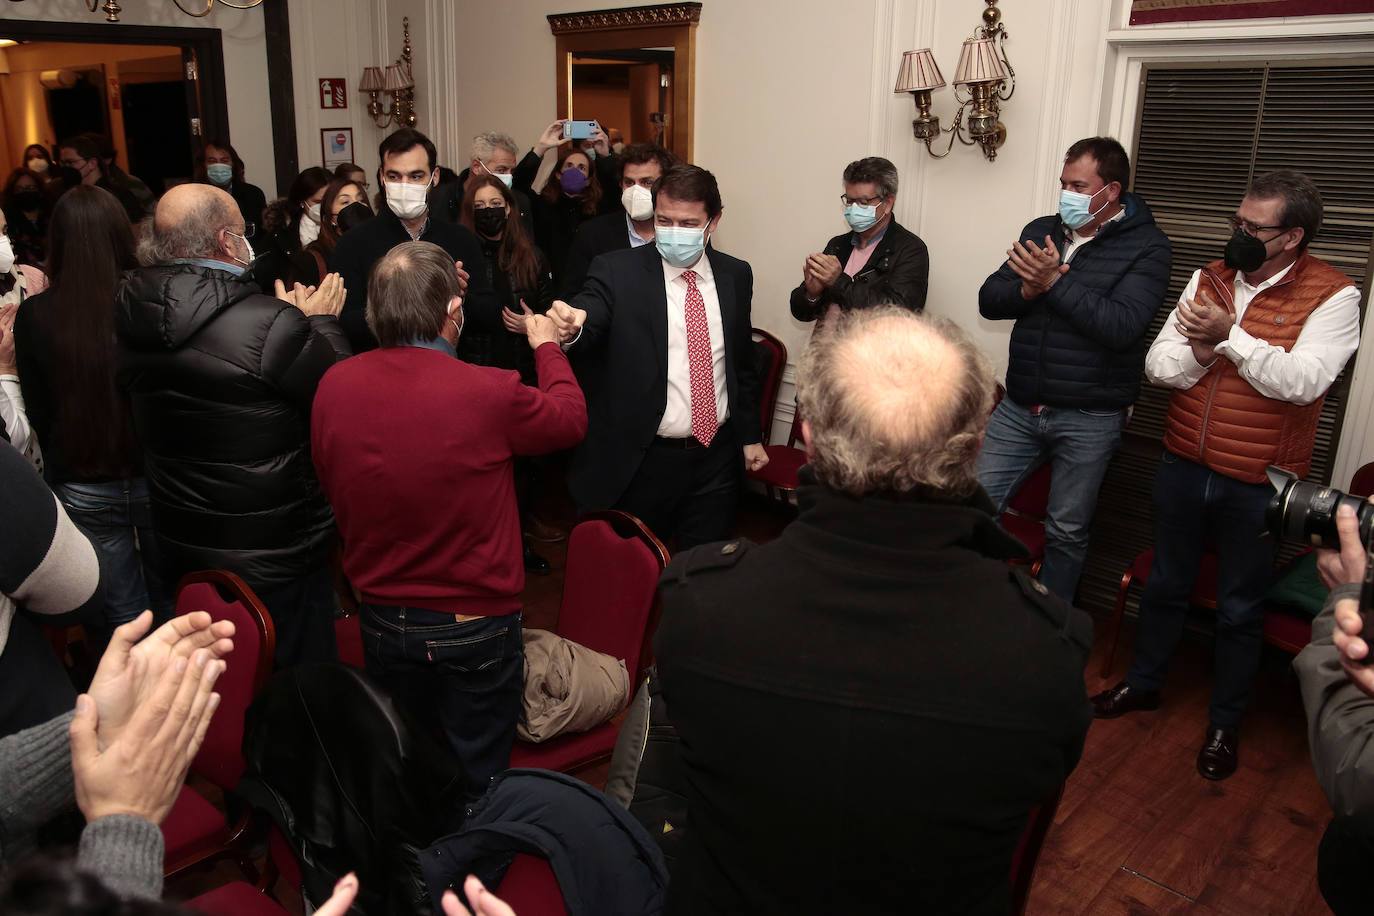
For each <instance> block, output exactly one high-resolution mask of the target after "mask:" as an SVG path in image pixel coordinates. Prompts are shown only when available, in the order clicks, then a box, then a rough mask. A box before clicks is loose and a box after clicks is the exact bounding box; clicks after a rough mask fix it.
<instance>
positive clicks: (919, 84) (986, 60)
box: [893, 0, 1016, 162]
mask: <svg viewBox="0 0 1374 916" xmlns="http://www.w3.org/2000/svg"><path fill="white" fill-rule="evenodd" d="M984 2H985V3H986V4H987V5H988V8H987V9H985V10H983V24H982V25H981V26H979V27H978V28H977V29H975V30H974V32H973V35H972V37H970V38H968V39H966V40H965V41H964V46H963V48H962V49H960V51H959V65H958V66H957V67H956V68H955V70H954V100H955V101H956V102H958V103H959V108H958V110H957V111H955V113H954V123H953V124H951V125H950V126H949V128H947V129H946V130H945V131H944V133H948V134H949V135H950V136H949V145H948V146H946V147H945V151H944V152H943V153H937V152H935V150H934V149H933V148H932V147H931V141H932V140H934V139H935V138H936V137H938V136H939V135H940V133H941V130H940V119H939V118H938V117H936V116H935V115H932V114H931V113H930V93H931V92H932V91H933V90H935V89H939V88H941V87H942V86H944V85H945V78H944V76H943V75H942V74H941V73H940V67H939V65H938V64H936V63H935V55H934V54H932V53H931V50H930V49H929V48H920V49H918V50H915V51H907V52H906V53H905V54H903V55H902V66H901V69H900V70H899V71H898V72H897V86H896V88H894V89H893V92H894V93H901V92H910V93H911V96H912V98H913V99H914V100H915V102H916V120H914V121H912V122H911V132H912V133H913V134H914V135H915V137H916V139H917V140H920V141H922V142H923V143H925V145H926V152H928V153H930V155H931V156H934V157H935V158H936V159H943V158H944V157H946V156H948V155H949V151H950V150H951V149H953V148H954V138H955V137H958V138H959V142H960V143H963V144H964V145H966V146H974V145H978V146H981V147H982V148H983V155H984V156H986V157H987V159H988V161H989V162H991V161H992V160H993V159H996V158H997V148H998V147H999V146H1001V145H1002V144H1003V143H1004V142H1006V139H1007V128H1006V126H1005V125H1004V124H1003V123H1002V122H1001V121H1000V120H999V119H998V114H999V113H1000V106H999V101H1000V102H1005V101H1007V100H1008V99H1010V98H1011V96H1012V93H1014V92H1015V91H1016V72H1015V71H1014V70H1012V68H1011V64H1010V63H1009V62H1008V61H1007V53H1006V49H1005V48H1004V46H1003V43H1004V42H1005V41H1006V38H1007V30H1006V28H1005V27H1004V26H1003V25H1002V11H1001V10H999V9H998V8H997V6H996V4H997V0H984ZM960 86H963V87H965V90H966V91H967V92H968V97H967V98H964V97H961V96H960V94H959V87H960ZM965 109H967V110H968V123H967V126H966V128H965V124H964V111H965ZM965 129H967V132H968V136H967V137H965V136H964V132H965Z"/></svg>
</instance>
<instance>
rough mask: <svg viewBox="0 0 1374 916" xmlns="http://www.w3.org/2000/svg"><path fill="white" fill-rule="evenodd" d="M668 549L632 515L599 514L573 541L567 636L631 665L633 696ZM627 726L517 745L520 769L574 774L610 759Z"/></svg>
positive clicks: (561, 629) (561, 626) (562, 613)
mask: <svg viewBox="0 0 1374 916" xmlns="http://www.w3.org/2000/svg"><path fill="white" fill-rule="evenodd" d="M667 564H668V549H667V548H666V547H664V546H663V543H662V542H661V541H659V539H658V538H656V537H654V535H653V533H652V532H651V531H649V529H648V528H647V527H645V526H644V523H643V522H641V521H640V520H639V519H637V518H635V517H634V516H633V515H630V514H629V513H628V512H619V511H616V510H610V511H606V512H593V513H589V514H587V515H586V516H584V518H583V521H581V522H579V523H578V525H577V527H575V528H573V530H572V534H571V535H569V537H568V561H567V568H566V572H565V573H564V577H563V600H562V603H561V605H560V606H559V611H558V626H557V628H556V632H557V633H558V635H559V636H562V637H565V638H567V639H571V640H572V641H573V642H576V643H580V644H581V645H584V646H586V647H588V648H590V649H595V650H596V651H598V652H604V653H606V654H607V655H610V656H613V657H615V658H620V659H624V661H625V670H626V671H628V672H629V674H630V684H631V693H633V692H634V690H635V689H636V688H637V687H638V685H639V682H640V680H641V673H642V671H643V670H644V669H647V668H648V664H649V663H648V659H649V658H650V656H651V651H650V646H649V643H650V640H651V639H652V638H653V630H654V627H656V626H657V625H658V619H657V614H658V611H659V608H658V577H659V575H660V574H661V573H662V572H663V568H664V567H665V566H666V565H667ZM618 732H619V726H617V725H615V724H613V723H612V722H605V723H603V724H601V725H599V726H597V727H596V728H594V729H592V730H591V731H587V732H580V733H577V734H570V735H560V736H558V737H557V738H553V739H551V740H549V741H544V742H541V743H539V744H529V743H526V742H523V741H518V740H517V741H516V742H515V747H514V748H513V749H512V751H511V758H510V765H511V766H513V767H539V768H541V769H546V770H559V771H562V772H572V771H573V770H576V769H578V768H579V767H583V766H586V765H587V764H590V763H595V762H596V761H598V760H601V759H604V758H607V757H610V755H611V751H612V750H613V749H614V748H615V738H616V734H617V733H618Z"/></svg>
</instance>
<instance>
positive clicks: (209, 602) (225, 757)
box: [162, 569, 276, 878]
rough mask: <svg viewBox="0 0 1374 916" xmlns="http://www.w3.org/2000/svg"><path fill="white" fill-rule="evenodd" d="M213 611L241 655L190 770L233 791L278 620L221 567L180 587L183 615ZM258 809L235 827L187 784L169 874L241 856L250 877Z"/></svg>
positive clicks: (229, 659)
mask: <svg viewBox="0 0 1374 916" xmlns="http://www.w3.org/2000/svg"><path fill="white" fill-rule="evenodd" d="M191 611H208V612H209V613H210V616H211V617H213V618H214V619H216V620H231V621H233V623H234V627H235V631H234V651H233V652H231V653H230V654H229V655H228V656H226V658H225V662H226V663H227V667H226V668H225V671H224V673H223V674H221V675H220V677H219V680H218V681H217V682H216V684H215V690H216V691H217V692H218V693H219V695H220V705H219V709H218V710H216V711H215V715H214V717H213V718H212V719H211V720H210V727H209V730H208V731H207V732H206V734H205V743H204V744H202V745H201V748H200V751H199V753H197V754H196V757H195V759H194V760H192V761H191V772H192V773H194V774H196V775H197V776H199V777H201V778H202V779H205V780H207V781H209V782H211V783H213V784H214V785H215V786H217V787H218V788H219V789H221V790H223V791H224V792H226V793H227V792H232V791H233V790H234V787H235V786H237V785H238V781H239V777H240V776H242V775H243V771H244V768H245V767H246V763H245V761H244V759H243V751H242V746H243V714H244V711H245V710H247V709H248V705H249V704H250V703H251V702H252V701H253V697H255V696H256V695H257V693H258V691H259V690H260V689H261V688H262V685H263V684H264V683H266V681H267V678H268V676H269V675H270V674H271V673H272V660H273V657H274V656H275V654H276V635H275V632H274V630H273V628H272V618H271V617H270V616H269V615H268V613H267V609H266V608H265V607H263V605H262V602H261V601H259V600H258V596H257V595H255V594H253V590H252V589H251V588H249V587H248V585H247V584H246V583H245V582H244V581H243V580H242V579H240V578H239V577H238V576H236V575H234V574H233V573H231V572H226V571H225V570H220V569H210V570H204V571H202V572H193V573H189V574H187V575H186V576H185V577H184V578H183V579H182V580H181V582H180V584H178V586H177V598H176V613H177V614H186V613H190V612H191ZM250 819H251V812H250V810H249V809H248V808H247V807H246V806H245V808H244V810H243V813H242V814H241V815H239V816H238V817H237V818H236V819H235V821H234V823H233V824H230V823H229V820H228V818H227V817H226V816H225V814H224V813H223V812H222V811H220V809H218V808H216V807H215V806H214V805H212V804H211V803H210V802H208V801H206V800H205V798H204V797H203V796H201V795H200V794H199V793H198V792H196V791H195V790H194V789H192V788H191V787H190V786H183V787H182V789H181V794H180V795H178V796H177V800H176V803H175V804H174V805H173V806H172V810H171V813H170V814H168V815H167V819H166V820H165V821H163V823H162V836H163V840H164V842H165V844H166V875H167V877H169V878H170V877H172V876H174V875H176V874H179V873H180V872H183V871H185V870H186V869H188V868H190V867H192V866H194V865H197V864H199V863H201V862H205V861H208V860H210V859H214V858H218V857H221V856H230V855H232V856H235V857H236V858H237V860H238V862H239V865H240V868H241V869H242V870H243V871H244V873H245V874H247V875H250V876H252V875H254V869H253V868H252V866H251V865H250V864H249V863H248V860H247V858H246V855H245V854H244V852H243V851H242V850H240V849H239V848H238V844H239V841H240V840H242V839H243V836H244V834H245V833H246V832H247V830H248V825H249V821H250Z"/></svg>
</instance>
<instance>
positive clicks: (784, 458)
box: [749, 405, 806, 499]
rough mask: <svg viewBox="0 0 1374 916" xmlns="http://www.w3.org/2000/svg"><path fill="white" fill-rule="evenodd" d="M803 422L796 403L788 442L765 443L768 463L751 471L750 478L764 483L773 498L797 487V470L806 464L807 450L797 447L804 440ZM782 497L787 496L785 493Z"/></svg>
mask: <svg viewBox="0 0 1374 916" xmlns="http://www.w3.org/2000/svg"><path fill="white" fill-rule="evenodd" d="M801 424H802V418H801V412H800V411H799V410H798V409H797V407H796V406H795V405H794V406H793V408H792V429H791V430H790V431H789V432H788V433H787V444H786V445H765V446H764V447H763V450H764V451H765V452H767V453H768V463H767V464H765V465H764V466H763V468H762V469H760V470H757V471H750V472H749V479H750V480H757V481H758V482H759V483H761V484H763V485H764V487H765V488H766V489H767V491H768V495H769V497H771V498H774V499H777V498H778V497H779V494H780V493H781V494H787V493H793V492H795V491H796V489H797V472H798V471H800V470H801V467H802V465H804V464H806V450H805V449H800V448H797V443H798V442H800V441H802V432H801ZM782 498H783V499H786V498H787V497H786V496H785V495H783V496H782Z"/></svg>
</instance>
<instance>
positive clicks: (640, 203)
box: [620, 184, 654, 223]
mask: <svg viewBox="0 0 1374 916" xmlns="http://www.w3.org/2000/svg"><path fill="white" fill-rule="evenodd" d="M620 204H621V206H623V207H624V208H625V212H626V213H628V214H630V219H632V220H636V221H638V222H641V223H642V222H644V221H645V220H647V219H652V218H653V215H654V195H653V194H650V193H649V189H648V188H646V187H644V186H643V185H641V184H632V185H630V186H629V187H628V188H626V189H625V190H623V191H621V192H620Z"/></svg>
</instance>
